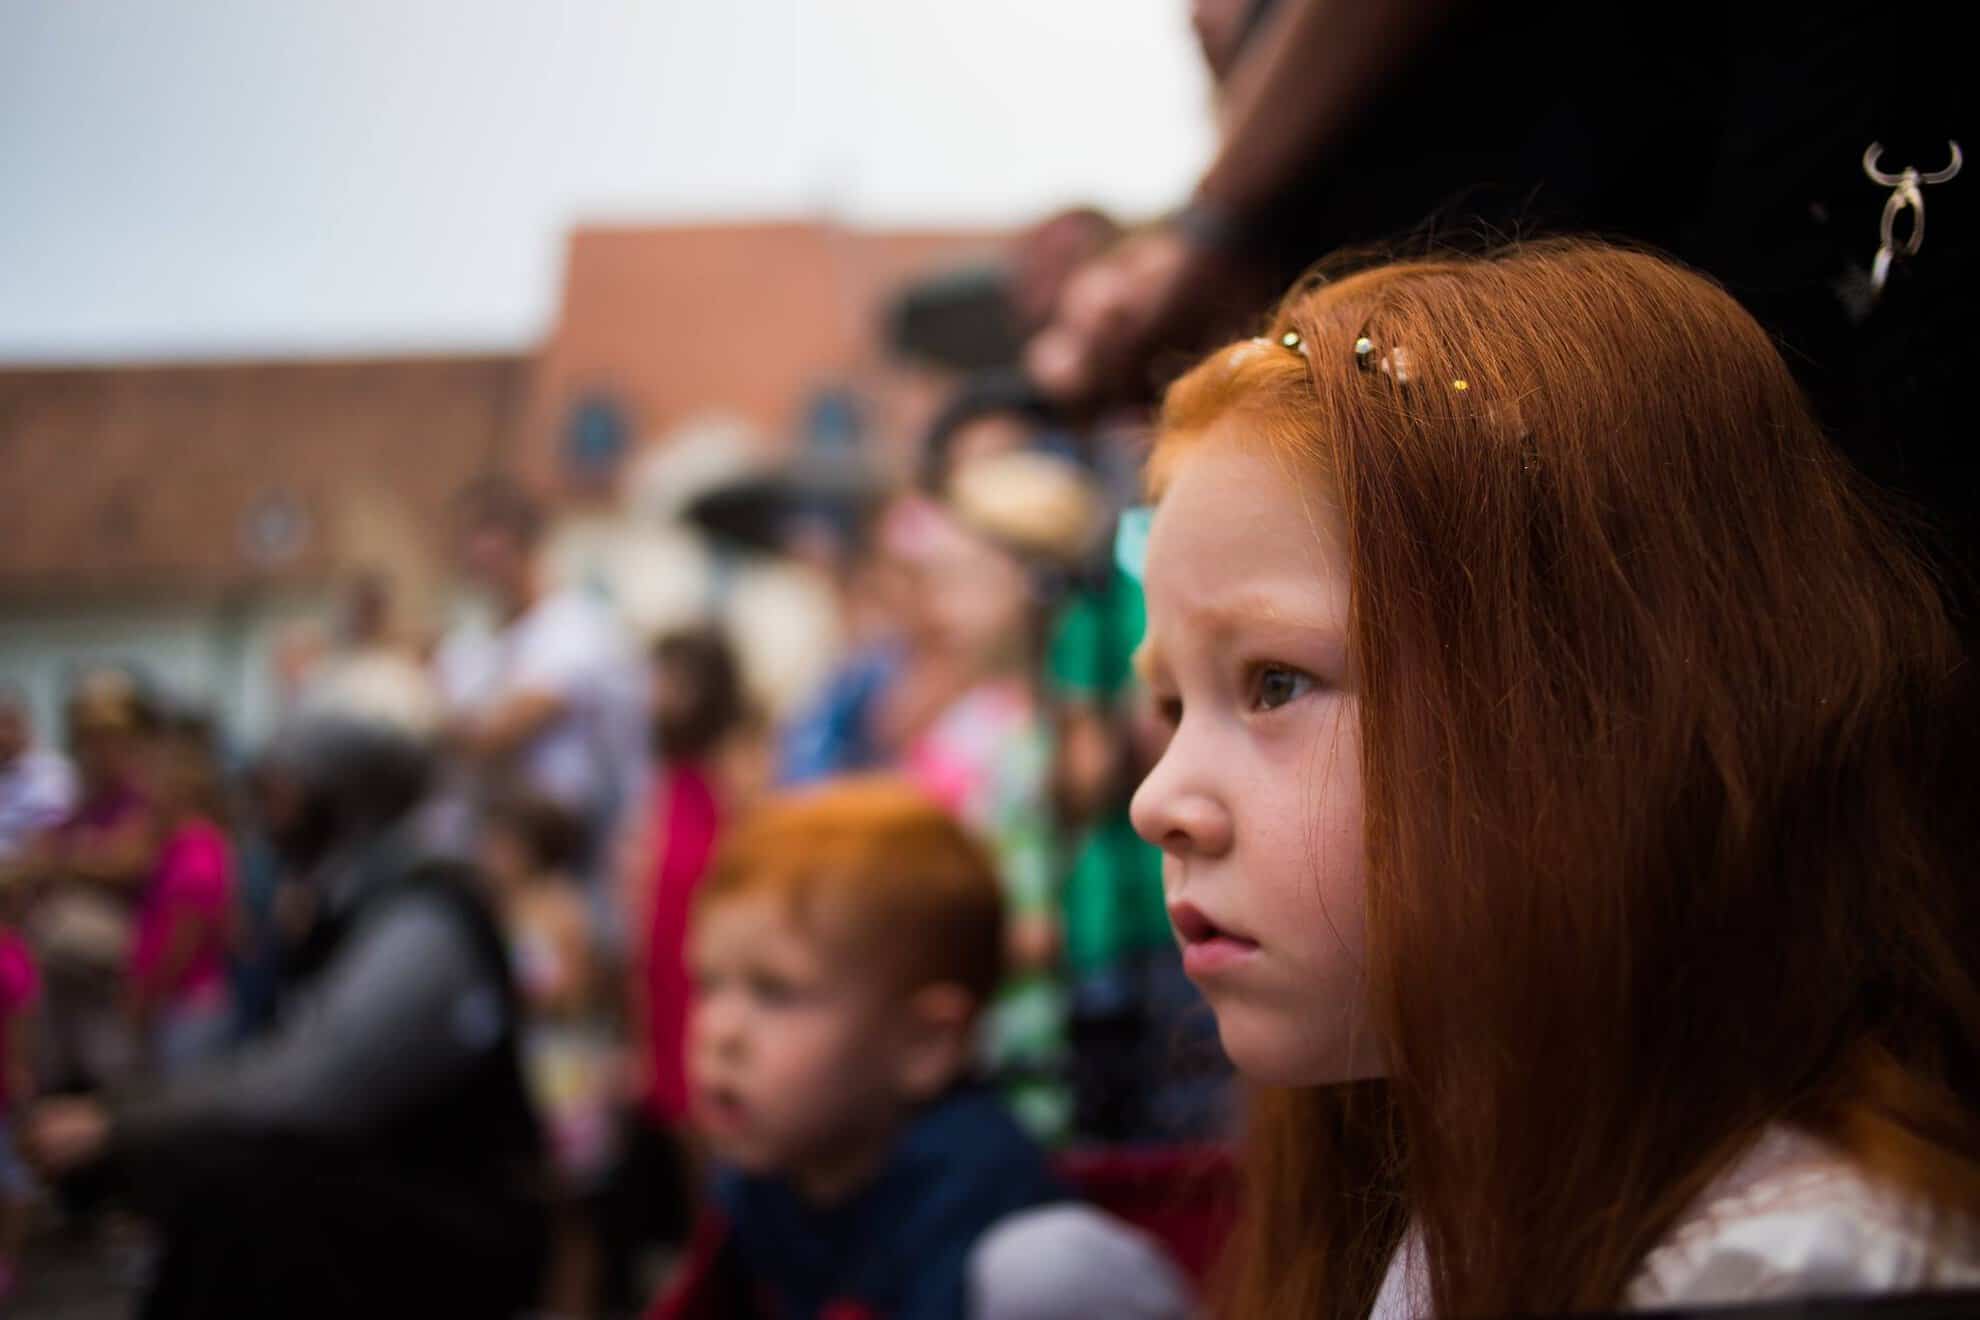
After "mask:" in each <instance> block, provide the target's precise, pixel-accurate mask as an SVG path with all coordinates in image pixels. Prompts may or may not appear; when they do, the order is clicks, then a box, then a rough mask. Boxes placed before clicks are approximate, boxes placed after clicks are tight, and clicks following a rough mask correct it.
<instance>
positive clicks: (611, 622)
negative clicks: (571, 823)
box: [437, 591, 647, 820]
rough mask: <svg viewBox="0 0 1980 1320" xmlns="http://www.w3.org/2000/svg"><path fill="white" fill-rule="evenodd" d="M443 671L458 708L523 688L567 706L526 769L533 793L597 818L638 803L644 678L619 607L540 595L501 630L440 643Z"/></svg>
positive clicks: (540, 738) (446, 695)
mask: <svg viewBox="0 0 1980 1320" xmlns="http://www.w3.org/2000/svg"><path fill="white" fill-rule="evenodd" d="M437 677H438V679H439V684H440V690H441V693H442V696H443V699H444V700H445V701H446V703H447V706H448V708H449V710H450V711H451V712H452V713H454V714H457V715H459V714H466V715H476V714H481V713H485V712H487V711H489V710H492V709H494V708H495V707H497V706H499V705H501V704H502V703H503V702H505V701H507V700H508V699H509V698H511V697H513V696H516V695H518V694H520V693H525V692H528V693H538V694H542V695H546V696H553V697H556V698H557V699H558V701H559V702H560V703H561V704H562V706H563V710H562V713H561V714H559V715H558V716H557V717H556V718H555V719H554V720H552V721H551V722H550V723H549V724H548V725H547V726H546V727H545V728H543V729H542V730H540V731H539V732H538V733H537V734H536V736H535V737H534V738H532V739H531V740H530V742H529V745H528V746H526V747H525V748H523V750H522V753H521V756H520V758H519V766H520V770H521V773H522V775H523V778H524V779H525V780H526V781H527V782H528V784H529V787H530V788H531V789H532V790H534V791H535V792H538V793H542V794H543V795H545V796H546V797H550V798H553V799H555V800H556V801H558V802H560V803H563V804H564V805H566V806H569V807H573V808H576V809H578V810H580V811H583V812H584V813H585V814H586V815H587V816H589V817H590V818H592V819H594V820H597V819H598V818H599V817H598V813H600V812H607V813H609V812H611V811H612V810H614V809H615V808H618V807H623V806H625V805H626V804H628V803H630V802H631V801H634V800H636V799H635V797H634V795H635V794H636V793H637V791H638V785H639V781H640V779H641V778H642V771H643V767H644V765H645V760H646V739H647V722H646V700H645V684H644V682H643V680H642V675H641V671H640V668H639V666H638V664H637V662H636V660H635V658H634V655H633V651H632V647H631V643H630V641H629V639H628V638H627V637H626V634H625V631H624V629H623V628H621V627H620V624H619V621H618V618H617V616H616V615H614V614H613V613H612V611H611V610H610V609H609V608H608V607H607V606H605V605H604V604H602V603H601V602H598V601H595V600H593V599H591V598H590V597H588V596H585V595H582V594H580V593H578V592H574V591H563V592H556V593H553V594H551V595H547V596H545V597H543V599H541V600H539V601H537V602H536V604H534V605H532V606H531V607H530V608H529V609H527V610H525V611H524V612H523V613H522V614H521V615H520V616H519V617H517V618H516V619H515V621H514V622H512V623H510V624H509V625H508V627H506V628H504V629H502V630H501V631H500V632H497V633H494V634H490V633H487V632H460V633H456V634H454V635H453V636H452V637H449V638H448V639H447V641H446V642H445V643H444V644H443V645H442V647H441V649H440V654H439V657H438V661H437Z"/></svg>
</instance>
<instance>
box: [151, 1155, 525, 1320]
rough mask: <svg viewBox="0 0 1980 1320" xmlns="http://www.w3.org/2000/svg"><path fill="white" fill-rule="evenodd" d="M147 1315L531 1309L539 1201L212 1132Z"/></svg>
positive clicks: (176, 1218)
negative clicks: (488, 1194) (485, 1194)
mask: <svg viewBox="0 0 1980 1320" xmlns="http://www.w3.org/2000/svg"><path fill="white" fill-rule="evenodd" d="M177 1153H178V1155H179V1156H180V1158H182V1159H183V1160H184V1162H185V1163H186V1165H187V1166H188V1168H189V1169H190V1170H196V1172H197V1180H196V1182H192V1183H189V1184H188V1195H187V1196H186V1198H185V1200H184V1201H183V1203H182V1204H181V1205H179V1206H178V1207H177V1209H176V1212H175V1213H173V1214H172V1215H171V1216H170V1217H169V1219H168V1220H167V1246H166V1250H165V1253H164V1256H163V1259H162V1260H161V1262H160V1266H159V1272H158V1275H157V1277H156V1278H155V1280H154V1282H153V1285H152V1287H151V1290H150V1292H149V1294H148V1296H147V1298H146V1300H145V1302H144V1304H143V1306H142V1308H141V1310H140V1314H141V1315H142V1316H144V1317H145V1320H181V1318H182V1317H183V1318H187V1320H190V1318H191V1317H201V1318H202V1320H236V1318H238V1320H247V1318H248V1317H256V1318H260V1317H271V1316H281V1317H284V1318H285V1320H316V1318H317V1317H323V1320H330V1318H331V1317H336V1318H337V1320H347V1318H348V1317H353V1316H367V1317H381V1316H408V1317H411V1316H461V1317H483V1316H488V1317H494V1316H510V1315H515V1314H517V1313H519V1312H522V1311H525V1310H528V1309H529V1308H531V1307H532V1306H533V1305H534V1303H535V1300H536V1296H537V1290H538V1281H539V1276H540V1271H541V1258H542V1243H543V1236H544V1222H543V1216H542V1212H541V1211H540V1210H536V1209H532V1208H530V1207H527V1206H523V1205H518V1204H515V1203H511V1202H503V1201H500V1200H488V1199H483V1198H479V1197H474V1196H467V1195H463V1194H462V1191H461V1189H460V1188H459V1187H458V1186H457V1185H455V1184H454V1183H452V1182H450V1181H447V1180H443V1179H434V1178H430V1177H427V1176H423V1175H421V1174H420V1173H419V1172H418V1171H416V1170H409V1169H406V1168H403V1167H401V1166H399V1165H397V1164H395V1163H392V1162H390V1161H387V1160H384V1159H381V1158H379V1157H378V1156H376V1155H371V1154H368V1153H366V1152H363V1151H356V1150H344V1149H330V1148H326V1147H325V1146H323V1145H321V1144H319V1143H309V1142H302V1141H297V1140H293V1139H288V1138H281V1137H261V1138H247V1139H244V1138H241V1137H238V1136H228V1137H224V1138H223V1137H219V1136H211V1137H207V1138H202V1139H200V1140H198V1141H196V1142H193V1143H191V1144H190V1145H188V1146H185V1147H182V1148H181V1149H180V1150H179V1151H178V1152H177Z"/></svg>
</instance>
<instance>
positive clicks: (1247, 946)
mask: <svg viewBox="0 0 1980 1320" xmlns="http://www.w3.org/2000/svg"><path fill="white" fill-rule="evenodd" d="M1169 921H1170V922H1171V923H1172V924H1173V925H1174V926H1175V928H1176V936H1177V938H1179V939H1180V940H1181V941H1182V946H1183V951H1182V961H1183V971H1184V972H1185V973H1187V974H1188V975H1189V977H1190V978H1191V979H1192V980H1194V979H1199V978H1201V977H1205V976H1214V975H1216V974H1217V973H1219V972H1222V971H1226V970H1228V969H1230V968H1232V967H1235V966H1237V965H1239V964H1241V963H1243V962H1245V961H1246V960H1247V959H1249V958H1251V957H1252V956H1254V955H1255V954H1256V953H1257V952H1258V941H1256V940H1254V939H1250V938H1247V937H1246V936H1243V935H1240V934H1238V933H1237V932H1235V931H1230V930H1225V929H1224V928H1223V927H1221V926H1219V925H1218V924H1217V923H1216V922H1214V921H1212V920H1210V918H1209V917H1207V916H1205V915H1204V914H1203V910H1202V909H1201V908H1199V907H1197V906H1196V905H1195V904H1194V903H1171V904H1170V905H1169Z"/></svg>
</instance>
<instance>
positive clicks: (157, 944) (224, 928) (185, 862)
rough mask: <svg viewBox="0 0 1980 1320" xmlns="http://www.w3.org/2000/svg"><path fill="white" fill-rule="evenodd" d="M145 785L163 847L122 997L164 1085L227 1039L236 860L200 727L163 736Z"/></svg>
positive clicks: (144, 894) (141, 906)
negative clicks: (153, 802) (153, 804)
mask: <svg viewBox="0 0 1980 1320" xmlns="http://www.w3.org/2000/svg"><path fill="white" fill-rule="evenodd" d="M151 778H152V782H153V790H154V793H155V794H156V805H157V810H158V821H159V828H160V831H161V837H162V839H163V845H162V847H161V848H160V850H159V854H158V862H157V865H156V867H155V868H154V869H153V871H152V875H151V879H150V880H149V881H148V882H147V883H146V884H145V887H144V889H143V890H142V891H141V892H140V894H139V896H138V907H137V929H136V937H135V939H134V941H133V943H132V945H131V964H130V980H129V984H128V987H127V994H128V996H129V998H128V1004H129V1008H130V1013H131V1019H132V1023H133V1026H134V1028H135V1031H136V1035H137V1039H138V1042H139V1047H140V1048H141V1049H143V1050H145V1051H146V1053H147V1055H148V1057H149V1059H150V1061H151V1062H152V1064H153V1065H154V1066H155V1067H157V1068H158V1069H159V1070H160V1071H161V1072H163V1073H165V1074H167V1075H170V1074H173V1073H178V1072H181V1071H183V1070H185V1069H186V1068H187V1067H190V1066H193V1065H196V1064H198V1063H199V1062H200V1061H202V1060H204V1059H206V1058H209V1057H211V1056H212V1055H213V1054H214V1053H215V1052H216V1051H218V1050H220V1049H222V1048H223V1047H224V1046H225V1045H226V1042H227V1040H228V1038H229V1036H230V1035H231V1033H232V1030H233V1006H232V1003H231V997H230V995H229V983H228V974H227V954H228V948H229V944H230V942H231V938H232V927H233V904H234V857H233V847H232V845H231V844H230V843H229V842H228V839H227V835H226V832H225V831H224V830H223V829H222V828H221V825H220V820H221V817H222V815H223V809H222V804H221V801H220V783H219V772H218V769H217V767H216V766H215V764H214V757H213V751H212V748H211V745H210V734H209V732H208V731H207V730H206V729H205V728H204V727H203V726H202V725H200V724H198V723H197V722H191V723H186V724H183V725H181V726H180V727H175V728H170V729H167V730H166V731H165V732H164V734H163V735H162V736H161V737H160V739H159V740H158V744H157V746H156V748H155V749H154V751H153V755H152V776H151Z"/></svg>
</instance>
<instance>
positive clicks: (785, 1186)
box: [655, 780, 1183, 1320]
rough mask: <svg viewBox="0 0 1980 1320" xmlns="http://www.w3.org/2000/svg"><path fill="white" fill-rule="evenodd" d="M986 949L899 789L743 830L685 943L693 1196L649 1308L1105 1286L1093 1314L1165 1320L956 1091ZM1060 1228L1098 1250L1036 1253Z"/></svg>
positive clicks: (1134, 1268)
mask: <svg viewBox="0 0 1980 1320" xmlns="http://www.w3.org/2000/svg"><path fill="white" fill-rule="evenodd" d="M1003 939H1004V933H1003V895H1002V892H1001V889H1000V886H999V885H998V882H997V878H996V876H995V874H994V872H993V871H992V869H991V865H990V862H989V860H988V858H987V857H986V856H985V855H984V854H983V852H982V851H981V849H980V848H979V847H978V846H977V845H976V844H974V843H973V842H971V841H970V839H969V838H968V836H967V835H965V834H964V833H963V831H962V830H961V828H960V827H959V826H957V825H956V824H955V823H954V822H953V821H952V820H950V819H949V818H948V817H947V816H945V815H944V814H943V813H942V812H941V811H940V810H939V809H937V808H936V807H935V806H933V805H932V804H931V803H929V802H928V801H927V800H926V799H924V798H923V797H921V796H920V795H919V794H917V793H916V792H915V791H914V790H913V789H911V788H909V787H906V786H904V785H900V784H896V783H894V782H891V781H886V780H850V781H841V782H840V783H838V784H836V785H834V786H829V787H826V788H823V789H820V790H817V791H815V792H811V793H807V794H804V795H801V796H795V797H790V798H786V799H783V800H781V801H777V802H774V803H772V804H771V805H769V806H767V807H765V808H763V809H761V810H760V811H758V812H757V813H756V814H755V815H753V816H751V817H748V818H746V819H745V820H744V821H743V822H741V824H740V825H739V826H738V827H737V828H736V829H735V831H734V832H733V833H732V834H731V835H730V836H729V837H728V838H727V840H726V841H725V842H724V844H723V845H722V847H721V849H720V850H719V852H718V854H717V857H716V860H715V863H714V866H713V868H712V869H711V871H710V874H709V876H708V878H707V880H706V881H705V882H704V884H703V888H702V890H701V893H700V894H699V895H698V897H697V900H696V904H695V917H694V925H693V930H692V932H691V934H690V937H689V946H688V947H689V953H688V963H689V967H690V969H691V971H692V973H693V976H694V980H695V985H696V991H697V996H698V997H697V1001H696V1003H695V1007H694V1010H693V1015H692V1018H691V1022H690V1026H689V1038H688V1074H689V1082H690V1093H691V1104H692V1108H693V1113H694V1116H695V1120H696V1123H697V1125H698V1127H699V1128H700V1130H701V1131H702V1133H703V1134H704V1135H705V1136H706V1138H707V1141H708V1143H709V1145H710V1147H711V1148H712V1150H713V1153H714V1154H715V1156H716V1158H717V1160H718V1165H717V1169H716V1175H715V1178H714V1182H713V1189H712V1198H711V1199H712V1205H711V1208H710V1210H709V1212H708V1213H707V1215H706V1216H705V1218H704V1221H703V1222H702V1224H701V1225H700V1226H699V1227H698V1229H697V1232H696V1235H695V1242H694V1246H693V1248H692V1251H691V1256H690V1259H689V1261H688V1263H687V1267H686V1268H685V1270H684V1271H683V1274H682V1277H681V1279H680V1280H679V1282H678V1284H677V1286H676V1287H675V1289H674V1290H673V1291H672V1292H671V1293H670V1294H669V1296H667V1297H666V1298H665V1299H663V1301H662V1302H661V1304H660V1305H659V1306H658V1307H657V1308H656V1312H655V1314H656V1315H657V1316H660V1317H698V1316H714V1315H723V1316H729V1315H755V1316H765V1317H814V1316H823V1317H832V1318H834V1320H841V1318H843V1320H850V1318H851V1317H937V1316H940V1317H960V1316H963V1315H966V1314H968V1315H997V1314H1004V1313H1010V1308H1009V1307H1000V1305H999V1302H998V1296H997V1295H998V1293H999V1291H1000V1289H1006V1288H1009V1287H1016V1288H1020V1289H1021V1290H1022V1292H1023V1294H1024V1300H1023V1305H1025V1306H1027V1307H1029V1308H1031V1313H1032V1314H1034V1315H1041V1314H1051V1313H1053V1312H1052V1311H1051V1310H1050V1309H1049V1308H1048V1309H1046V1310H1044V1311H1039V1310H1038V1309H1036V1308H1037V1305H1038V1301H1039V1298H1040V1297H1041V1296H1043V1297H1045V1298H1047V1299H1048V1300H1049V1299H1051V1298H1053V1297H1057V1296H1064V1297H1065V1298H1067V1299H1068V1300H1070V1299H1071V1298H1073V1297H1074V1295H1075V1294H1077V1295H1078V1297H1079V1301H1080V1302H1081V1303H1082V1304H1086V1305H1088V1306H1090V1305H1091V1303H1092V1299H1093V1298H1094V1297H1096V1296H1101V1295H1104V1296H1105V1298H1106V1299H1107V1302H1108V1303H1109V1305H1108V1307H1107V1309H1106V1310H1105V1311H1104V1313H1105V1314H1108V1315H1110V1316H1134V1315H1168V1314H1181V1313H1182V1310H1183V1305H1182V1300H1181V1294H1180V1290H1179V1289H1176V1288H1175V1287H1174V1285H1173V1275H1172V1274H1171V1273H1170V1272H1169V1271H1168V1267H1167V1266H1166V1264H1165V1263H1164V1262H1163V1261H1162V1260H1161V1258H1160V1257H1159V1255H1158V1254H1156V1253H1155V1252H1153V1251H1152V1250H1151V1249H1149V1248H1148V1247H1146V1246H1145V1244H1143V1243H1142V1242H1141V1241H1140V1240H1139V1239H1137V1238H1135V1237H1134V1235H1132V1234H1130V1233H1128V1232H1127V1231H1126V1230H1123V1229H1119V1228H1117V1227H1114V1226H1112V1225H1111V1224H1110V1223H1108V1221H1105V1220H1104V1219H1103V1218H1102V1217H1101V1216H1099V1215H1097V1214H1096V1213H1094V1212H1091V1211H1086V1210H1081V1209H1070V1210H1069V1209H1068V1208H1061V1209H1060V1210H1057V1211H1053V1212H1049V1213H1047V1214H1045V1215H1044V1216H1042V1217H1041V1216H1040V1215H1039V1212H1040V1211H1041V1210H1042V1209H1043V1208H1044V1207H1047V1206H1050V1205H1052V1204H1053V1203H1055V1202H1059V1201H1062V1200H1063V1199H1064V1193H1063V1192H1062V1190H1061V1189H1060V1188H1059V1186H1058V1185H1057V1184H1056V1183H1055V1182H1054V1180H1053V1178H1052V1176H1051V1174H1050V1173H1049V1171H1048V1170H1047V1168H1046V1164H1045V1159H1044V1156H1043V1154H1042V1153H1041V1152H1040V1150H1039V1149H1038V1147H1037V1146H1036V1145H1034V1144H1033V1143H1032V1141H1031V1140H1030V1138H1028V1137H1026V1136H1025V1135H1024V1134H1023V1132H1022V1131H1020V1130H1019V1128H1018V1127H1017V1125H1016V1124H1015V1123H1014V1122H1013V1121H1012V1119H1011V1118H1010V1117H1009V1115H1007V1114H1006V1113H1005V1112H1004V1110H1003V1108H1002V1106H1001V1104H1000V1102H999V1101H998V1099H997V1098H996V1096H995V1094H994V1093H993V1092H991V1091H989V1090H987V1089H985V1088H983V1087H981V1086H978V1085H976V1084H974V1082H973V1080H972V1076H971V1074H972V1072H973V1068H974V1064H975V1060H976V1057H977V1052H978V1049H977V1041H976V1028H977V1023H978V1017H979V1014H980V1012H981V1010H982V1007H983V1005H984V1004H985V1002H986V1001H987V1000H988V999H989V997H990V995H991V994H992V993H993V992H994V990H995V989H996V986H997V982H998V977H999V974H1000V971H1001V962H1002V951H1003ZM1068 1213H1069V1214H1070V1218H1069V1219H1067V1218H1065V1216H1067V1215H1068ZM1027 1222H1029V1223H1031V1224H1034V1225H1037V1226H1040V1227H1039V1228H1038V1229H1037V1230H1036V1231H1032V1232H1029V1233H1027V1234H1022V1235H1020V1237H1021V1238H1023V1239H1024V1241H1025V1248H1024V1253H1023V1257H1022V1260H1021V1261H1020V1262H1019V1263H1018V1266H1017V1268H1016V1269H1015V1270H1014V1269H1012V1268H1011V1259H1010V1255H1011V1253H1006V1254H1005V1258H1004V1259H1003V1260H1002V1261H989V1260H986V1259H985V1258H984V1257H983V1256H982V1254H981V1253H980V1251H979V1246H980V1243H981V1241H982V1240H983V1239H984V1238H985V1237H986V1234H989V1233H990V1231H991V1230H992V1229H993V1228H996V1229H999V1230H1008V1229H1009V1228H1010V1227H1011V1226H1012V1225H1013V1224H1016V1225H1018V1226H1023V1225H1025V1224H1026V1223H1027ZM1062 1225H1065V1226H1069V1227H1070V1231H1067V1229H1066V1228H1065V1227H1062ZM1004 1237H1005V1239H1006V1240H1009V1235H1008V1234H1007V1233H1005V1234H1004ZM1075 1238H1077V1239H1078V1240H1079V1241H1080V1243H1081V1245H1082V1247H1083V1248H1084V1247H1089V1246H1094V1244H1096V1243H1097V1244H1100V1245H1098V1246H1097V1247H1095V1249H1093V1250H1082V1251H1081V1252H1079V1253H1074V1252H1072V1251H1069V1250H1064V1249H1055V1248H1054V1243H1055V1242H1056V1243H1059V1244H1060V1245H1061V1246H1062V1247H1063V1246H1065V1245H1066V1244H1069V1243H1070V1242H1072V1241H1073V1240H1074V1239H1075ZM1096 1265H1097V1266H1099V1267H1100V1268H1103V1269H1104V1270H1105V1271H1106V1272H1107V1278H1106V1279H1105V1280H1104V1282H1105V1284H1106V1291H1105V1292H1104V1294H1100V1293H1095V1292H1093V1291H1091V1289H1092V1288H1093V1287H1094V1285H1095V1284H1096V1282H1099V1281H1098V1280H1096V1279H1095V1278H1094V1277H1093V1274H1094V1271H1093V1267H1094V1266H1096ZM1019 1275H1021V1276H1022V1277H1018V1276H1019ZM1061 1281H1063V1284H1064V1287H1060V1283H1061ZM1151 1297H1152V1298H1153V1299H1154V1301H1153V1302H1151V1301H1150V1300H1149V1299H1150V1298H1151Z"/></svg>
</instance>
